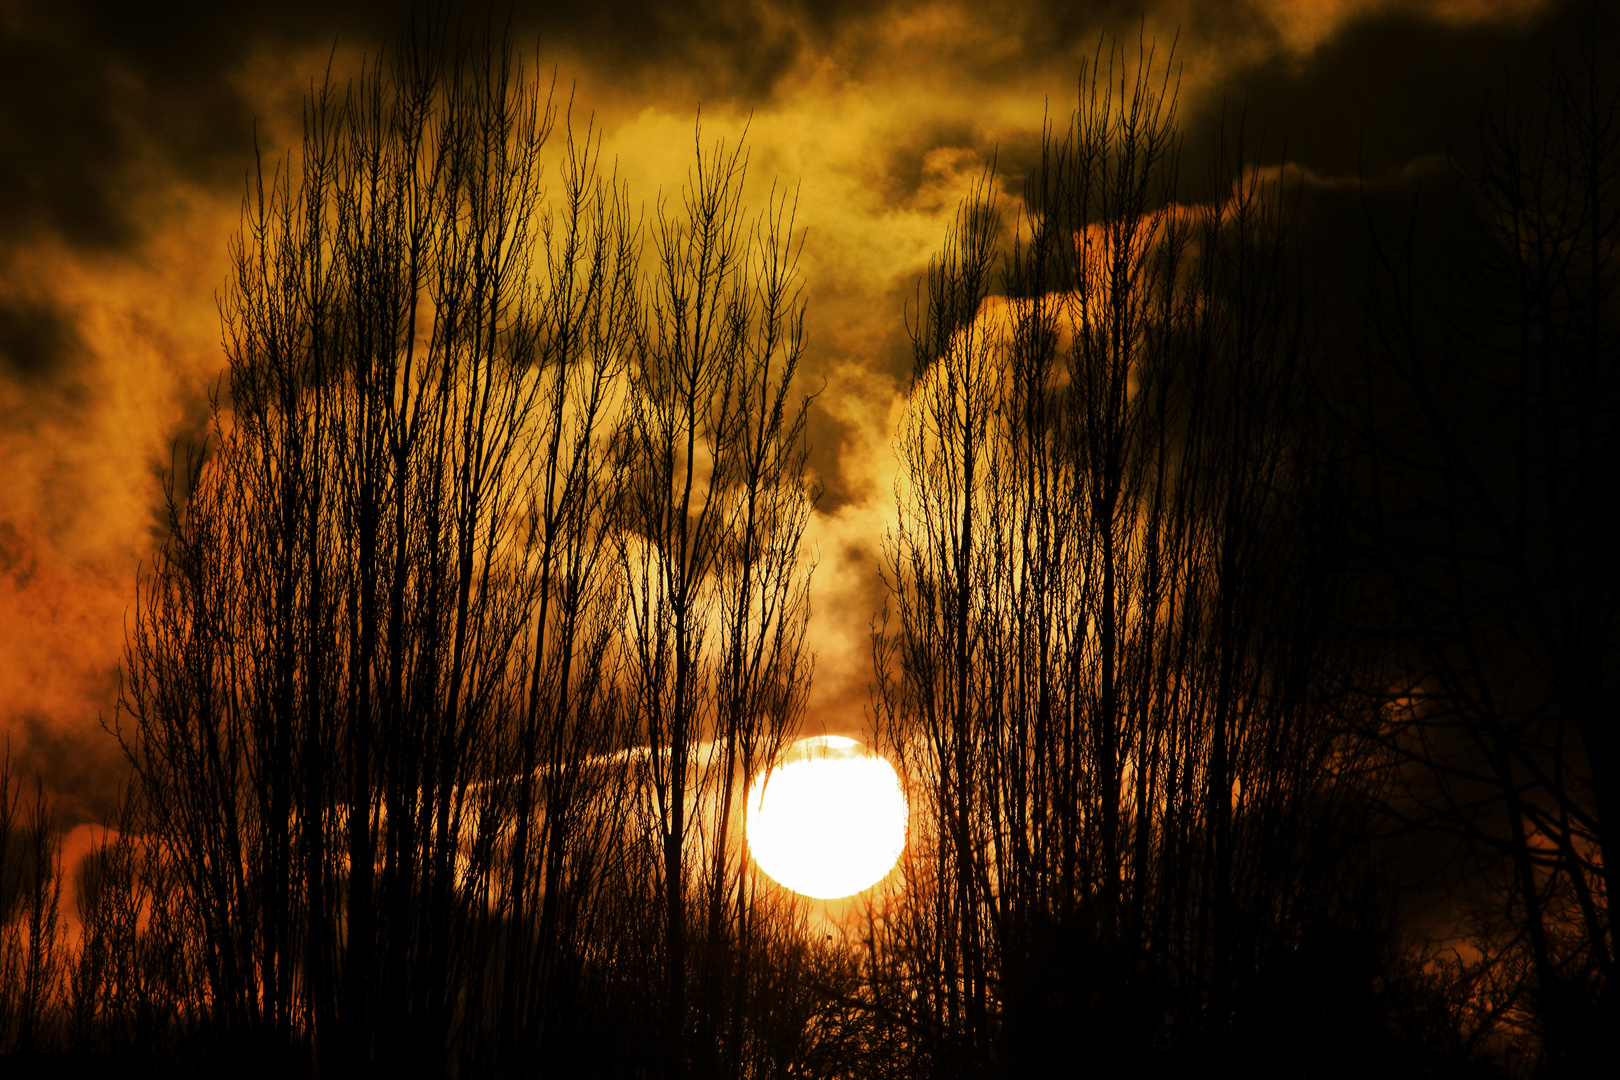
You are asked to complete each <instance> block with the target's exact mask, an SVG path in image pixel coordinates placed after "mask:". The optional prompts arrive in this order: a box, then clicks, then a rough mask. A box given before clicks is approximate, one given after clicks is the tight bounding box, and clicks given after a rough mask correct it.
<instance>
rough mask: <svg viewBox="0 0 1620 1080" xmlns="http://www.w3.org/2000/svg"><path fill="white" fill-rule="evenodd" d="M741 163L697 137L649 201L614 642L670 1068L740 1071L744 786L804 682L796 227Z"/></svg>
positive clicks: (783, 203) (795, 717)
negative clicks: (632, 718)
mask: <svg viewBox="0 0 1620 1080" xmlns="http://www.w3.org/2000/svg"><path fill="white" fill-rule="evenodd" d="M745 174H746V160H745V158H744V157H743V155H742V147H741V145H740V144H739V145H737V146H733V147H727V146H725V145H724V144H719V145H716V146H715V147H714V148H712V149H710V150H707V151H705V150H704V149H703V148H702V146H701V144H700V145H699V149H698V156H697V162H696V165H695V167H694V171H693V173H692V175H691V177H690V180H689V183H688V186H687V187H686V189H685V190H684V192H683V205H682V206H681V208H680V211H679V212H678V213H670V212H668V211H667V210H665V209H664V208H662V207H660V210H659V215H658V220H657V224H656V228H655V232H654V236H653V245H654V250H655V252H656V258H657V269H656V271H655V272H654V273H653V275H652V280H651V284H650V293H649V296H648V299H647V304H648V309H647V319H646V323H645V327H644V332H643V334H642V336H641V337H640V339H639V341H638V345H637V351H636V366H635V369H634V374H633V378H632V384H631V393H632V403H631V407H630V417H631V419H630V425H629V431H628V435H627V442H626V445H625V455H626V458H625V461H626V468H627V471H628V473H629V474H630V475H632V476H633V477H634V479H633V481H632V485H633V486H632V488H631V489H630V490H629V491H628V492H627V495H626V502H625V509H624V517H623V522H624V527H625V533H624V537H625V540H624V546H623V557H624V560H625V565H626V570H627V573H628V576H629V580H630V591H631V594H632V598H633V599H632V603H631V606H630V619H629V625H628V643H627V648H628V649H629V651H630V653H631V656H632V670H631V683H630V684H631V686H632V687H633V693H634V696H635V710H636V725H637V739H638V741H639V742H640V743H641V744H642V745H644V746H645V747H646V753H645V756H644V757H643V759H642V760H643V761H644V763H645V777H646V783H647V786H646V791H645V794H644V801H643V812H644V814H645V815H646V821H647V827H648V832H649V834H651V835H655V836H656V837H657V841H658V844H657V847H658V851H657V860H656V865H655V866H653V867H650V868H649V870H650V871H651V876H652V878H653V879H654V880H656V881H657V888H658V904H659V911H660V917H659V920H658V925H659V928H660V930H661V937H662V940H661V943H660V948H659V950H658V953H657V955H658V956H659V957H660V967H661V968H662V971H663V986H662V987H661V993H660V994H659V995H658V997H659V1000H660V1001H661V1002H662V1008H663V1016H664V1020H665V1031H664V1041H665V1042H664V1045H665V1050H664V1066H663V1071H664V1072H665V1074H666V1075H670V1076H677V1075H684V1074H685V1073H686V1072H687V1070H688V1069H692V1070H693V1071H695V1072H696V1073H697V1074H699V1075H716V1076H718V1075H745V1074H751V1073H752V1071H753V1069H752V1068H751V1067H750V1065H751V1058H752V1057H753V1056H754V1050H753V1049H752V1048H751V1047H750V1046H749V1042H750V1039H751V1037H752V1036H751V1035H750V1032H749V1028H750V1026H751V1025H750V1023H749V1021H750V1020H752V1019H759V1017H758V1014H755V1013H754V1012H753V1010H752V1009H751V1007H750V1005H749V1001H748V996H747V995H748V980H749V979H750V977H752V976H753V975H754V974H755V973H756V972H755V962H756V961H755V959H754V956H753V954H754V952H755V951H756V950H758V949H759V948H760V947H761V942H762V941H764V940H765V937H764V936H763V935H764V934H765V932H766V931H767V930H768V926H767V925H766V920H764V919H762V918H761V911H760V909H759V907H758V897H757V894H756V890H755V889H754V888H753V887H752V885H751V884H750V882H751V880H752V879H751V875H750V873H749V872H748V867H747V864H746V861H745V858H744V855H743V853H742V851H741V847H740V830H741V822H742V807H741V805H740V801H741V798H742V792H743V789H744V787H745V786H746V784H747V782H748V780H749V779H750V778H751V777H752V776H753V775H754V773H755V772H756V771H757V770H759V769H760V768H762V767H763V766H764V765H766V764H767V763H769V762H770V761H771V760H773V759H774V758H775V757H776V756H777V754H778V753H779V751H780V750H781V748H782V746H783V744H784V742H785V741H786V740H787V739H788V738H789V737H790V736H791V735H792V733H793V732H794V731H795V730H796V728H797V726H798V722H799V717H800V713H801V711H802V707H803V701H804V693H805V690H806V689H807V687H808V683H809V677H810V667H809V660H808V657H807V656H806V654H805V650H804V627H805V621H806V619H807V617H808V614H809V606H808V605H809V595H808V582H809V566H808V564H807V562H806V560H805V559H804V556H803V554H802V553H801V550H800V547H801V543H802V538H803V533H804V527H805V523H806V521H807V520H808V516H809V512H810V509H811V505H812V503H813V501H814V498H815V493H814V492H813V491H812V490H811V489H810V487H809V482H808V480H807V478H806V476H805V471H804V468H805V458H806V453H807V449H806V445H805V441H804V427H805V416H806V409H807V408H808V404H809V401H808V398H803V397H798V398H796V397H795V396H794V379H795V375H796V373H797V369H798V365H799V362H800V359H801V357H802V356H803V352H804V344H805V338H804V305H803V301H802V299H801V298H800V286H799V282H798V277H797V268H796V267H797V257H798V241H797V240H796V239H795V237H794V236H793V231H792V230H793V217H792V214H791V204H790V203H789V202H788V201H787V200H786V199H785V197H782V196H780V195H777V194H776V193H775V192H773V194H772V201H771V205H770V207H769V209H768V210H767V211H766V212H765V213H764V214H763V215H761V216H760V217H758V218H755V219H752V220H750V219H749V218H748V217H747V216H746V215H745V212H744V209H743V203H742V197H743V185H744V180H745ZM700 806H701V807H702V808H703V810H702V813H701V814H700V813H699V807H700ZM693 940H695V941H696V942H697V943H698V951H697V953H696V955H693V950H691V948H690V943H691V942H692V941H693ZM689 987H692V988H695V990H696V996H695V1000H694V997H693V995H692V994H691V993H689Z"/></svg>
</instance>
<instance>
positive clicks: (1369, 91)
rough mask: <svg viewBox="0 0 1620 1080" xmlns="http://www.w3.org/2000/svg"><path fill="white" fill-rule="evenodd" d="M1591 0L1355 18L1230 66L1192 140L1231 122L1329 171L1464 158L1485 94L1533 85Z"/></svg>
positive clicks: (1208, 137)
mask: <svg viewBox="0 0 1620 1080" xmlns="http://www.w3.org/2000/svg"><path fill="white" fill-rule="evenodd" d="M1589 9H1590V0H1571V2H1566V3H1561V4H1553V5H1550V6H1549V7H1548V8H1547V9H1545V10H1544V11H1542V12H1541V13H1540V14H1539V15H1536V16H1534V17H1532V18H1530V19H1529V20H1528V21H1520V20H1508V19H1495V20H1480V21H1475V22H1446V21H1441V20H1438V19H1435V18H1431V17H1426V16H1425V15H1423V14H1422V13H1421V12H1418V11H1414V10H1410V9H1404V8H1401V9H1391V10H1387V11H1380V12H1375V13H1373V14H1370V15H1367V16H1364V17H1360V18H1356V19H1353V20H1352V21H1351V22H1350V23H1349V24H1348V25H1347V26H1345V27H1344V28H1343V29H1341V30H1340V31H1339V32H1338V33H1336V34H1334V35H1332V36H1331V37H1329V38H1328V39H1327V40H1325V41H1323V42H1322V43H1321V44H1320V45H1319V46H1317V47H1316V48H1315V49H1314V50H1312V51H1311V52H1309V53H1308V54H1306V55H1304V56H1300V57H1287V56H1281V57H1279V56H1271V57H1268V58H1267V59H1266V60H1265V61H1263V62H1261V63H1257V64H1252V65H1247V66H1244V67H1241V68H1238V69H1236V70H1234V71H1232V72H1230V73H1229V74H1228V75H1227V76H1226V77H1225V79H1224V80H1222V83H1221V84H1220V86H1219V87H1218V91H1217V93H1215V94H1213V95H1210V96H1209V97H1208V98H1207V99H1206V100H1205V101H1204V102H1202V103H1201V107H1200V108H1199V109H1198V111H1197V112H1195V113H1194V114H1193V115H1192V116H1190V117H1189V124H1188V145H1189V149H1190V150H1191V151H1193V152H1194V153H1193V156H1194V157H1195V158H1196V156H1197V152H1198V151H1202V150H1204V149H1205V148H1207V147H1208V146H1209V145H1211V144H1212V143H1213V142H1214V140H1215V139H1216V137H1217V133H1218V132H1219V131H1220V129H1221V126H1222V123H1223V121H1224V124H1225V126H1226V130H1227V131H1228V132H1229V133H1230V132H1231V131H1232V130H1233V127H1234V125H1235V124H1236V122H1237V121H1238V120H1241V121H1242V123H1243V126H1244V127H1245V128H1246V130H1247V131H1248V133H1249V134H1250V136H1251V138H1252V137H1258V136H1259V135H1261V134H1262V133H1263V135H1264V137H1265V139H1266V141H1267V142H1268V143H1269V145H1270V146H1271V147H1272V148H1273V154H1274V155H1275V154H1280V153H1281V152H1283V151H1284V149H1286V153H1287V156H1288V158H1289V159H1290V160H1292V161H1296V162H1299V163H1301V164H1303V165H1305V166H1306V167H1308V168H1310V169H1312V170H1314V171H1316V172H1318V173H1322V174H1328V175H1354V174H1355V173H1356V172H1357V170H1358V169H1362V170H1366V171H1368V172H1386V171H1389V170H1398V169H1400V168H1402V167H1404V166H1405V165H1406V164H1407V163H1408V162H1411V161H1414V160H1416V159H1418V158H1421V157H1423V156H1425V155H1430V154H1436V153H1441V152H1448V151H1449V152H1452V153H1454V154H1462V155H1464V156H1466V155H1467V154H1468V153H1469V152H1470V149H1471V148H1470V145H1469V144H1470V140H1472V139H1476V138H1477V136H1475V135H1473V134H1472V132H1473V131H1474V129H1475V128H1476V127H1477V124H1478V121H1479V118H1480V114H1481V109H1482V107H1483V105H1484V103H1485V100H1486V97H1487V95H1489V94H1492V93H1500V92H1501V91H1502V90H1503V88H1504V87H1505V86H1507V85H1508V84H1509V83H1510V82H1511V83H1512V84H1513V85H1514V86H1515V88H1516V92H1517V93H1519V94H1521V95H1523V94H1530V95H1533V94H1535V93H1536V92H1537V89H1538V86H1537V78H1538V76H1539V75H1540V73H1542V72H1543V71H1545V69H1546V65H1547V61H1548V58H1549V56H1550V55H1551V54H1552V53H1553V51H1554V49H1555V46H1556V45H1557V44H1558V43H1560V42H1562V43H1565V45H1566V48H1567V46H1568V43H1570V42H1571V41H1572V40H1576V38H1575V35H1574V34H1573V33H1572V31H1574V30H1575V29H1576V28H1577V27H1578V26H1579V24H1580V23H1581V21H1582V20H1583V19H1585V18H1588V17H1589V16H1588V14H1587V13H1588V11H1589Z"/></svg>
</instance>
